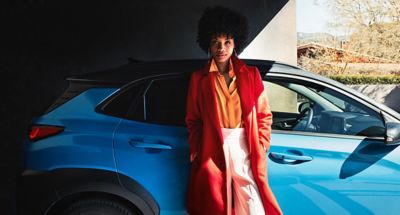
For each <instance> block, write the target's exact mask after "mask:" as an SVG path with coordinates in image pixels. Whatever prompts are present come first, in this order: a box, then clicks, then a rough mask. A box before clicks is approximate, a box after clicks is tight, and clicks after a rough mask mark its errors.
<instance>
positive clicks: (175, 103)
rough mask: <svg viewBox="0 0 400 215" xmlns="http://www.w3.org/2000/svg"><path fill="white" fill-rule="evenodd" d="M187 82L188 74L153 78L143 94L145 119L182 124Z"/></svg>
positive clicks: (164, 123)
mask: <svg viewBox="0 0 400 215" xmlns="http://www.w3.org/2000/svg"><path fill="white" fill-rule="evenodd" d="M188 83H189V77H188V76H186V77H171V78H163V79H158V80H153V81H152V82H151V84H150V85H149V88H148V89H147V90H146V91H145V93H144V94H143V99H144V102H145V103H144V104H145V105H144V109H145V113H144V117H145V121H146V122H149V123H155V124H163V125H175V126H184V125H185V120H184V119H185V113H186V112H185V110H186V96H187V90H188Z"/></svg>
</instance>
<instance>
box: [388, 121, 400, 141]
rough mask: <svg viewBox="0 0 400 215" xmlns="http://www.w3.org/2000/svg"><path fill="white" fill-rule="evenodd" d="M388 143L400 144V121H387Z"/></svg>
mask: <svg viewBox="0 0 400 215" xmlns="http://www.w3.org/2000/svg"><path fill="white" fill-rule="evenodd" d="M385 144H386V145H399V144H400V123H398V122H387V123H386V136H385Z"/></svg>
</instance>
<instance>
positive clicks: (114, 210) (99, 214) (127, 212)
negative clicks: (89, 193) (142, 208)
mask: <svg viewBox="0 0 400 215" xmlns="http://www.w3.org/2000/svg"><path fill="white" fill-rule="evenodd" d="M62 214H63V215H140V214H141V213H138V212H136V211H132V210H131V209H130V208H129V207H127V206H125V205H124V204H121V203H120V202H118V201H114V200H111V199H108V198H90V199H83V200H80V201H76V202H74V203H72V204H71V205H69V206H68V207H67V208H66V209H65V211H63V212H62Z"/></svg>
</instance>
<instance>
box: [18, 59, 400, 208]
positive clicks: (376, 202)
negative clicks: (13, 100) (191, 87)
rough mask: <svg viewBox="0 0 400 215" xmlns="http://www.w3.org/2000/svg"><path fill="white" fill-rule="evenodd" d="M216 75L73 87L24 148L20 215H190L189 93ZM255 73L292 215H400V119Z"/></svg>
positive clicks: (305, 77) (281, 69) (162, 75)
mask: <svg viewBox="0 0 400 215" xmlns="http://www.w3.org/2000/svg"><path fill="white" fill-rule="evenodd" d="M205 63H206V62H205V61H204V60H177V61H160V62H139V63H130V64H127V65H124V66H121V67H119V68H116V69H112V70H108V71H100V72H95V73H89V74H85V75H81V76H78V77H72V78H69V79H68V81H69V82H70V85H69V88H68V89H67V90H66V91H65V93H64V94H63V95H62V96H61V97H59V98H58V100H57V101H56V102H55V103H54V104H53V105H52V106H51V107H50V108H49V109H48V110H47V111H46V113H44V114H43V115H42V116H40V117H38V118H35V119H34V120H33V121H32V125H31V130H30V132H29V135H28V136H29V137H28V138H27V140H26V142H25V144H24V146H23V154H24V156H23V157H24V170H23V172H22V186H23V188H24V189H23V190H24V193H23V194H22V196H23V198H22V200H21V205H20V209H21V213H22V214H66V215H73V214H97V213H100V212H101V213H103V214H146V215H147V214H163V215H178V214H186V209H185V205H186V203H185V200H186V190H187V181H188V174H189V169H190V163H189V151H188V143H187V130H186V128H185V125H184V116H185V106H186V93H187V88H188V82H189V78H190V75H191V72H192V71H195V70H197V69H200V68H202V67H203V66H204V64H205ZM246 63H247V64H249V65H254V66H257V67H258V68H259V70H260V72H261V76H262V77H263V80H264V84H265V86H266V88H267V89H268V94H269V95H268V96H269V100H270V105H271V109H272V112H273V121H274V122H273V125H272V128H273V131H272V140H271V148H270V150H269V152H268V172H269V183H270V185H271V187H272V190H273V191H274V193H275V194H276V197H277V200H278V202H279V204H280V206H281V208H282V210H283V212H284V213H285V214H385V215H387V214H398V212H399V211H400V204H399V203H400V149H398V144H399V143H400V114H399V113H397V112H395V111H393V110H392V109H390V108H388V107H386V106H384V105H381V104H379V103H376V102H375V101H373V100H371V99H370V98H368V97H366V96H364V95H362V94H360V93H358V92H356V91H354V90H352V89H350V88H348V87H346V86H344V85H342V84H340V83H337V82H335V81H332V80H330V79H327V78H324V77H321V76H318V75H316V74H313V73H310V72H307V71H304V70H302V69H300V68H297V67H294V66H290V65H286V64H283V63H277V62H273V61H261V60H246ZM199 207H201V205H199Z"/></svg>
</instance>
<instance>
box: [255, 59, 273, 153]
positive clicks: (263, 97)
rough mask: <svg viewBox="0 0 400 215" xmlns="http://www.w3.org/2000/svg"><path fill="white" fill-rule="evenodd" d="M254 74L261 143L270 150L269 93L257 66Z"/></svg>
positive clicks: (270, 114) (270, 119)
mask: <svg viewBox="0 0 400 215" xmlns="http://www.w3.org/2000/svg"><path fill="white" fill-rule="evenodd" d="M254 75H255V76H254V79H255V80H254V85H255V91H254V92H255V93H256V95H255V96H254V99H255V100H256V112H257V125H258V136H259V140H260V144H262V145H263V146H264V149H265V150H266V151H268V150H269V147H270V139H271V125H272V113H271V109H270V106H269V102H268V97H267V93H266V90H265V89H264V84H263V82H262V79H261V75H260V72H259V71H258V69H257V67H256V68H255V74H254Z"/></svg>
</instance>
